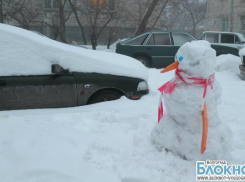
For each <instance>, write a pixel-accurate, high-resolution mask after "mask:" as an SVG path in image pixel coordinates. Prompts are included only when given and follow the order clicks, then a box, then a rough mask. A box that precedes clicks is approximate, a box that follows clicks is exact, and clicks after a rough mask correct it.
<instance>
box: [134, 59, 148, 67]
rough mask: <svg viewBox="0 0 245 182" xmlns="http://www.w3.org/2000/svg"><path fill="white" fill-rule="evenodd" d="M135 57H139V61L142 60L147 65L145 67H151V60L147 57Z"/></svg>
mask: <svg viewBox="0 0 245 182" xmlns="http://www.w3.org/2000/svg"><path fill="white" fill-rule="evenodd" d="M135 59H137V60H138V61H139V62H141V63H142V64H143V65H145V67H150V62H149V60H148V59H147V58H145V57H136V58H135Z"/></svg>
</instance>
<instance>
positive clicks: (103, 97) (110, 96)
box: [88, 90, 122, 104]
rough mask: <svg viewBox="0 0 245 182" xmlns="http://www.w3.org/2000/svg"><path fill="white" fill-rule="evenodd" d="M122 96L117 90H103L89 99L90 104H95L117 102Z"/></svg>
mask: <svg viewBox="0 0 245 182" xmlns="http://www.w3.org/2000/svg"><path fill="white" fill-rule="evenodd" d="M121 96H122V94H121V93H119V92H117V91H115V90H102V91H100V92H98V93H96V94H95V95H93V96H92V98H91V99H89V101H88V104H95V103H99V102H104V101H111V100H117V99H119V98H120V97H121Z"/></svg>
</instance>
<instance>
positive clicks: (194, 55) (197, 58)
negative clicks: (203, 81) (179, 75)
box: [163, 41, 216, 78]
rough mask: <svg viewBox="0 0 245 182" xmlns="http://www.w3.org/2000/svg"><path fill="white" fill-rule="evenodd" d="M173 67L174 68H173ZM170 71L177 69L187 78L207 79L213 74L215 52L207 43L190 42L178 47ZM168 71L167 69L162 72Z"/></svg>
mask: <svg viewBox="0 0 245 182" xmlns="http://www.w3.org/2000/svg"><path fill="white" fill-rule="evenodd" d="M173 65H174V66H173ZM173 65H171V66H170V67H171V69H172V68H174V67H178V68H179V69H181V70H183V71H185V72H186V74H188V75H189V76H193V77H200V78H207V77H208V76H210V75H212V74H213V73H214V69H215V66H216V52H215V50H214V49H212V48H211V45H210V43H209V42H207V41H192V42H188V43H186V44H184V45H183V46H181V47H180V49H179V50H178V52H177V53H176V55H175V63H174V64H173ZM165 70H166V71H169V70H170V69H169V68H168V67H167V68H165V69H164V71H163V72H166V71H165Z"/></svg>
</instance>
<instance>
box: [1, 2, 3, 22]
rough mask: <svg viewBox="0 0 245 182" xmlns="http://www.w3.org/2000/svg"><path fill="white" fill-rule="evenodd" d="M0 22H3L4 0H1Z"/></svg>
mask: <svg viewBox="0 0 245 182" xmlns="http://www.w3.org/2000/svg"><path fill="white" fill-rule="evenodd" d="M0 23H3V0H0Z"/></svg>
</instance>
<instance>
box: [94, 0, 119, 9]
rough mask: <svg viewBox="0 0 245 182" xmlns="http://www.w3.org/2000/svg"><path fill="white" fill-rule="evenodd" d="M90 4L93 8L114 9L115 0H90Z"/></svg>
mask: <svg viewBox="0 0 245 182" xmlns="http://www.w3.org/2000/svg"><path fill="white" fill-rule="evenodd" d="M92 6H93V8H94V9H97V8H99V9H102V10H110V11H115V9H116V0H92Z"/></svg>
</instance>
